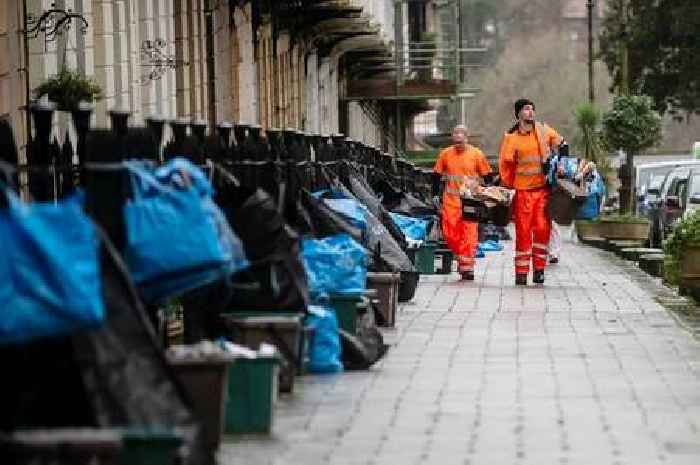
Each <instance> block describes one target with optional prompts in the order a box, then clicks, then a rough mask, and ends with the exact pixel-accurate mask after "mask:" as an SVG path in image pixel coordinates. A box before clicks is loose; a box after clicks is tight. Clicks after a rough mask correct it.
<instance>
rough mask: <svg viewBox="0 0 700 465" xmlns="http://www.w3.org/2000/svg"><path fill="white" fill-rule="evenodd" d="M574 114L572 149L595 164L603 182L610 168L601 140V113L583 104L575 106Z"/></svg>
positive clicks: (588, 104)
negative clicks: (575, 129)
mask: <svg viewBox="0 0 700 465" xmlns="http://www.w3.org/2000/svg"><path fill="white" fill-rule="evenodd" d="M574 114H575V117H576V127H577V132H576V136H575V137H574V148H575V149H576V151H577V152H578V153H580V154H581V155H582V156H583V157H584V158H586V160H590V161H592V162H594V163H595V164H596V167H597V169H598V172H599V173H600V175H601V177H602V178H603V179H604V180H605V179H606V176H607V175H608V174H609V173H610V171H611V166H610V161H609V160H608V158H607V156H606V152H605V148H604V146H603V142H602V140H601V133H600V122H601V112H600V110H599V109H598V107H596V106H595V105H594V104H592V103H588V102H585V103H580V104H578V105H577V106H576V109H575V110H574Z"/></svg>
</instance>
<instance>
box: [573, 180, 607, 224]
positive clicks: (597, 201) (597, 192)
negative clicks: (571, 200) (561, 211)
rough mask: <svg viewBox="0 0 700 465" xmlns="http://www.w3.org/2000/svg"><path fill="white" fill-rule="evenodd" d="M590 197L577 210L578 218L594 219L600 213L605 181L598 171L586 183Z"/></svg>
mask: <svg viewBox="0 0 700 465" xmlns="http://www.w3.org/2000/svg"><path fill="white" fill-rule="evenodd" d="M586 190H587V191H588V197H586V200H585V201H584V202H583V204H582V205H581V206H580V207H579V208H578V211H577V212H576V219H577V220H593V219H596V218H598V216H599V215H600V208H601V204H602V202H603V196H604V195H605V183H604V182H603V179H602V178H601V177H600V175H599V174H598V173H597V172H596V173H595V174H594V176H593V179H592V180H591V181H589V182H588V183H587V184H586Z"/></svg>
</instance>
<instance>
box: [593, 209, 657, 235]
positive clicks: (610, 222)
mask: <svg viewBox="0 0 700 465" xmlns="http://www.w3.org/2000/svg"><path fill="white" fill-rule="evenodd" d="M599 223H600V224H599V226H598V228H599V230H598V231H599V234H600V236H602V237H604V238H605V239H610V240H630V241H644V240H646V239H647V238H648V237H649V220H648V219H646V218H644V217H641V216H635V215H606V216H601V217H600V221H599Z"/></svg>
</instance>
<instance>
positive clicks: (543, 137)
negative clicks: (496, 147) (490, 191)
mask: <svg viewBox="0 0 700 465" xmlns="http://www.w3.org/2000/svg"><path fill="white" fill-rule="evenodd" d="M561 141H562V137H561V136H560V135H559V134H558V133H557V131H555V130H554V129H552V128H551V127H549V126H547V125H546V124H543V123H539V122H536V123H535V130H533V131H530V132H527V133H523V132H521V131H520V129H519V128H518V129H516V130H515V131H513V132H511V133H506V134H504V135H503V141H502V142H501V150H500V153H499V156H498V168H499V173H500V175H501V184H503V185H504V186H507V187H511V188H514V189H518V190H527V189H537V188H539V187H542V186H544V185H545V184H546V181H545V175H546V173H544V172H543V170H542V163H543V162H544V161H546V160H547V158H549V153H550V147H552V146H553V145H558V144H560V143H561Z"/></svg>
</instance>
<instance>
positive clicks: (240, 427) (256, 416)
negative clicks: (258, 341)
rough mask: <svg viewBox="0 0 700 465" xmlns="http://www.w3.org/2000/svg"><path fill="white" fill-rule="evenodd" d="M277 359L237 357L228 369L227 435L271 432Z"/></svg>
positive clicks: (276, 380)
mask: <svg viewBox="0 0 700 465" xmlns="http://www.w3.org/2000/svg"><path fill="white" fill-rule="evenodd" d="M279 362H280V360H279V358H277V357H258V358H254V359H248V358H239V359H237V360H236V363H234V364H233V365H232V366H231V368H230V369H229V381H228V397H227V401H226V414H225V422H224V431H225V432H226V433H270V432H271V431H272V426H273V413H274V404H275V403H276V402H277V391H278V386H277V382H278V378H279Z"/></svg>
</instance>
